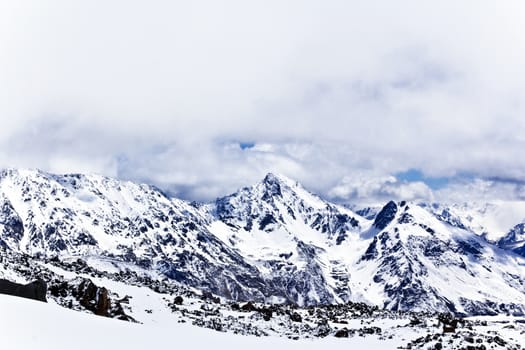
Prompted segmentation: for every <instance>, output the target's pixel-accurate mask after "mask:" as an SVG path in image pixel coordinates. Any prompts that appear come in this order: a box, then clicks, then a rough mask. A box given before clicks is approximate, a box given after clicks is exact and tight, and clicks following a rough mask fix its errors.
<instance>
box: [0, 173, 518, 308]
mask: <svg viewBox="0 0 525 350" xmlns="http://www.w3.org/2000/svg"><path fill="white" fill-rule="evenodd" d="M351 208H352V210H351V209H349V207H346V206H342V205H337V204H334V203H330V202H328V201H326V200H323V199H321V198H320V197H318V196H316V195H314V194H312V193H310V192H308V191H307V190H305V189H304V188H303V187H302V186H301V185H300V184H298V183H297V182H295V181H293V180H290V179H288V178H286V177H284V176H281V175H274V174H268V175H267V176H266V177H265V178H264V179H263V180H262V181H261V182H259V183H257V184H255V185H253V186H251V187H245V188H243V189H240V190H239V191H237V192H236V193H233V194H231V195H229V196H226V197H223V198H218V199H217V200H216V201H214V202H213V203H205V204H195V203H189V202H186V201H183V200H180V199H177V198H169V197H167V196H166V195H165V194H164V193H163V192H162V191H160V190H159V189H157V188H155V187H153V186H149V185H144V184H135V183H132V182H127V181H119V180H116V179H111V178H107V177H102V176H95V175H80V174H74V175H52V174H48V173H45V172H42V171H38V170H18V169H8V170H3V171H1V172H0V246H1V247H2V249H4V250H7V251H12V252H17V253H24V254H28V255H30V256H32V257H34V258H36V259H40V258H41V259H44V258H54V259H59V260H61V259H68V260H71V258H78V259H81V260H83V261H86V262H87V263H88V264H90V265H94V266H95V265H96V266H99V267H100V266H106V265H104V264H101V263H100V262H101V261H111V262H112V266H113V267H112V269H127V268H129V267H130V266H136V267H137V268H138V269H140V271H153V272H155V274H156V275H157V276H158V278H164V279H170V280H174V281H177V282H180V283H181V284H184V285H186V286H189V287H194V288H197V289H200V290H203V291H207V292H211V293H214V294H216V295H220V296H222V297H225V298H227V299H231V300H243V301H245V300H253V301H260V302H266V303H291V304H298V305H301V306H304V305H320V304H334V303H344V302H347V301H359V302H366V303H368V304H374V305H378V306H381V307H385V308H387V309H390V310H407V311H453V312H455V313H459V314H498V313H511V314H521V315H523V314H525V220H524V219H525V203H523V202H497V203H482V204H471V203H470V204H469V203H467V204H463V203H458V204H454V205H445V204H435V203H407V202H397V203H396V202H393V201H390V202H388V203H385V205H384V206H382V207H381V206H380V207H376V208H359V207H351ZM521 212H523V217H520V216H519V213H521ZM516 213H518V215H516ZM506 214H509V215H506ZM510 214H512V215H510ZM509 217H512V218H515V217H520V219H519V220H518V219H514V221H513V220H511V219H509ZM499 219H501V220H499ZM506 225H508V227H506ZM2 274H4V275H5V274H6V272H5V271H3V272H2V270H1V269H0V275H2ZM0 277H2V276H0Z"/></svg>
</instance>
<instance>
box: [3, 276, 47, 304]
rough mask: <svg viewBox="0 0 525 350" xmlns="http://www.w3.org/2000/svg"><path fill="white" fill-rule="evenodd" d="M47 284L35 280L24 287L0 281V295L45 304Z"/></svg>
mask: <svg viewBox="0 0 525 350" xmlns="http://www.w3.org/2000/svg"><path fill="white" fill-rule="evenodd" d="M46 293H47V284H46V282H44V281H42V280H37V281H34V282H31V283H28V284H26V285H23V284H18V283H15V282H11V281H8V280H4V279H0V294H8V295H14V296H17V297H22V298H27V299H33V300H38V301H43V302H47V300H46Z"/></svg>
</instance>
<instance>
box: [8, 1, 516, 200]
mask: <svg viewBox="0 0 525 350" xmlns="http://www.w3.org/2000/svg"><path fill="white" fill-rule="evenodd" d="M524 12H525V4H523V2H522V1H519V0H516V1H505V2H504V3H496V2H491V1H462V2H457V1H440V2H439V3H430V2H421V1H415V0H414V1H396V2H392V1H374V0H372V1H366V2H362V1H289V2H282V1H264V2H245V1H221V2H216V1H192V2H178V1H160V0H152V1H124V0H108V1H96V0H92V1H75V2H71V1H65V0H64V1H59V0H46V1H39V0H38V1H37V0H19V1H7V0H0V121H1V127H0V149H1V150H2V151H1V152H0V166H23V167H39V168H42V169H44V170H49V171H57V172H70V171H73V172H78V171H82V172H98V173H103V174H107V175H112V176H119V177H124V178H130V179H136V180H142V181H148V182H154V183H156V184H158V185H161V186H164V187H166V188H170V189H172V190H173V191H174V192H176V193H181V194H184V195H185V196H187V197H190V198H195V199H209V198H212V197H213V196H215V195H219V194H224V193H227V192H228V191H231V190H233V189H235V188H237V187H239V186H242V185H246V184H249V183H251V182H253V181H255V180H257V179H259V178H260V177H261V176H263V175H264V173H265V172H268V171H274V172H282V173H284V174H286V175H288V176H290V177H294V178H296V179H297V180H299V181H301V182H303V183H305V185H306V186H307V187H309V188H312V189H313V190H316V191H319V192H320V193H321V194H324V195H326V196H335V197H339V198H341V200H345V199H349V198H354V197H355V196H357V197H358V198H361V197H363V196H366V195H370V196H372V195H373V194H374V193H376V192H377V193H376V194H378V195H379V196H400V197H408V198H416V197H420V196H423V197H424V196H431V195H433V194H431V193H430V192H429V189H428V188H427V187H426V186H425V185H424V184H423V183H417V182H416V183H408V184H405V183H403V182H402V181H398V182H397V183H396V182H391V181H388V179H389V178H388V177H389V176H391V174H396V173H398V172H401V171H405V170H407V169H421V170H422V171H423V172H424V173H425V175H428V176H454V175H456V174H459V173H469V174H475V176H476V177H479V178H507V179H514V180H525V158H524V157H523V156H522V150H523V149H525V118H524V117H523V116H524V112H525V106H524V102H523V101H525V89H524V87H525V70H524V69H523V62H525V41H524V40H523V33H525V21H523V20H522V18H521V17H522V14H523V13H524ZM238 142H251V143H255V146H254V147H253V148H247V149H244V150H242V149H241V148H240V147H238ZM369 177H372V178H373V179H370V180H366V179H367V178H369ZM349 179H361V180H359V181H361V182H359V181H358V182H357V183H358V184H360V185H359V186H357V185H356V184H353V185H352V184H351V182H352V181H350V180H349ZM362 179H365V180H362ZM385 179H387V181H385ZM374 183H376V184H375V185H374ZM356 186H357V187H356ZM367 186H368V187H367ZM369 186H372V189H370V188H369ZM374 186H376V187H375V188H376V189H375V190H374ZM450 188H451V189H454V190H459V188H453V187H450ZM493 195H495V196H498V195H499V192H498V191H493ZM345 196H346V197H345Z"/></svg>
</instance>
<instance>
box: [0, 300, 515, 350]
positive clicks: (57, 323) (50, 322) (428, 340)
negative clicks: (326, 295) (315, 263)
mask: <svg viewBox="0 0 525 350" xmlns="http://www.w3.org/2000/svg"><path fill="white" fill-rule="evenodd" d="M0 310H2V317H0V329H1V330H2V332H1V339H2V344H3V346H5V347H6V348H9V349H14V350H30V349H31V350H32V349H37V348H38V349H54V350H61V349H64V350H65V349H71V348H74V349H77V350H84V349H86V350H91V349H127V350H135V349H137V350H139V349H141V350H142V349H156V348H159V349H160V348H165V347H166V346H169V347H177V348H192V349H205V348H213V349H246V348H249V349H268V348H272V349H303V350H306V349H325V348H329V349H334V350H336V349H348V348H354V349H372V350H373V349H396V348H411V349H423V348H432V349H434V348H440V349H441V348H444V349H459V348H466V346H468V345H471V346H472V348H473V349H490V348H495V349H520V348H521V346H520V343H522V341H523V339H525V335H524V333H525V326H524V325H523V323H519V322H516V321H517V320H515V319H512V318H499V319H493V320H490V319H489V321H488V322H487V320H483V319H479V320H472V321H470V322H471V323H472V325H473V326H471V327H470V329H468V330H461V331H459V332H458V333H455V334H440V333H439V332H436V330H435V328H433V327H432V326H430V327H428V326H426V325H419V326H408V325H407V322H403V321H401V322H400V321H388V320H387V321H385V320H377V319H376V320H370V321H369V323H370V327H374V326H377V325H381V326H383V327H384V328H383V329H384V332H386V333H390V336H388V337H381V336H377V335H368V334H365V335H361V336H351V337H349V338H334V337H331V338H323V339H302V340H290V339H286V338H278V337H253V336H252V337H247V336H243V335H238V334H231V333H221V332H215V331H213V330H210V329H205V328H200V327H195V326H191V325H188V324H185V323H175V322H173V320H171V321H170V320H167V319H166V320H164V322H159V323H148V324H134V323H128V322H121V321H117V320H113V319H109V318H104V317H98V316H93V315H88V314H85V313H79V312H74V311H71V310H67V309H64V308H60V307H58V306H56V305H54V304H51V303H50V304H45V303H41V302H37V301H32V300H27V299H22V298H17V297H11V296H5V295H0ZM437 344H439V345H437Z"/></svg>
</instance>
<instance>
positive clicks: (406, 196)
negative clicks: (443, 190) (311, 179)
mask: <svg viewBox="0 0 525 350" xmlns="http://www.w3.org/2000/svg"><path fill="white" fill-rule="evenodd" d="M328 195H329V196H330V197H331V198H333V199H335V200H336V201H342V202H345V203H351V204H359V205H381V204H384V203H385V202H386V201H389V200H392V199H394V200H407V201H426V202H429V201H430V202H431V201H433V199H434V194H433V192H432V190H431V189H430V188H429V187H428V186H427V185H426V184H425V183H423V182H421V181H414V182H401V181H399V180H398V179H397V178H396V177H394V176H385V177H379V176H373V175H371V174H359V175H357V176H355V175H354V176H352V177H345V178H343V180H342V181H341V182H340V183H338V184H337V185H336V186H335V187H333V188H332V189H331V190H330V191H329V192H328Z"/></svg>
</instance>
